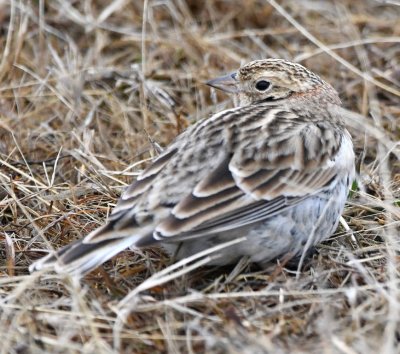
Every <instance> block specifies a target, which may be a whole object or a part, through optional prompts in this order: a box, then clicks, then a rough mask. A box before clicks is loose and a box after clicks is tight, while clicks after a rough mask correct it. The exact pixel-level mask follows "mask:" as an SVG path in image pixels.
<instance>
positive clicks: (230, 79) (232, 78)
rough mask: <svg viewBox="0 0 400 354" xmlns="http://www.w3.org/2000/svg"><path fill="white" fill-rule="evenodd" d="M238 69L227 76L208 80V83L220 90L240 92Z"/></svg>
mask: <svg viewBox="0 0 400 354" xmlns="http://www.w3.org/2000/svg"><path fill="white" fill-rule="evenodd" d="M236 76H237V74H236V71H235V72H233V73H230V74H228V75H225V76H221V77H217V78H216V79H212V80H209V81H207V82H206V85H208V86H211V87H214V88H216V89H218V90H221V91H224V92H229V93H237V92H238V81H237V80H236Z"/></svg>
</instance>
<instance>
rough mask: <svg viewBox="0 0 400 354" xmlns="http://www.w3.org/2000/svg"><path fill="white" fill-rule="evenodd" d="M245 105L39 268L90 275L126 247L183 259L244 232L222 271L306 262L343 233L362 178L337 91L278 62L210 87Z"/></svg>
mask: <svg viewBox="0 0 400 354" xmlns="http://www.w3.org/2000/svg"><path fill="white" fill-rule="evenodd" d="M208 84H209V85H210V86H213V87H215V88H218V89H221V90H224V91H226V92H229V93H232V94H233V95H234V97H235V101H236V102H237V107H236V108H233V109H228V110H226V111H223V112H220V113H217V114H215V115H214V116H212V117H210V118H207V119H204V120H202V121H200V122H198V123H196V124H194V125H193V126H191V127H189V128H188V129H187V130H186V131H185V132H183V133H182V134H181V135H180V136H178V137H177V138H176V140H175V141H174V142H173V143H172V144H171V145H170V146H169V147H167V148H166V150H165V151H164V152H163V153H162V154H161V155H160V156H159V157H158V158H157V159H155V161H154V162H153V164H152V165H151V166H150V167H148V168H147V169H146V170H145V171H143V173H142V174H141V175H140V176H139V177H138V179H137V181H136V182H134V183H133V184H132V185H131V186H130V187H129V188H128V189H127V190H126V191H125V193H124V194H123V195H122V197H121V199H120V201H119V203H118V204H117V206H116V207H115V209H114V211H113V213H112V215H111V216H110V219H109V221H108V223H107V224H106V225H105V226H103V227H101V228H99V229H98V230H95V231H94V232H92V233H90V234H89V235H87V236H86V237H85V238H83V239H82V240H79V241H77V242H76V243H74V244H71V245H69V246H66V247H65V248H63V249H61V250H60V251H58V252H56V253H54V254H50V255H49V256H47V257H45V258H43V259H42V260H39V261H38V262H36V263H35V264H33V265H32V266H31V270H38V269H41V268H45V267H54V268H55V270H56V271H59V272H61V271H66V272H71V273H79V274H81V273H85V272H87V271H89V270H91V269H93V268H94V267H96V266H98V265H99V264H101V263H102V262H104V261H106V260H107V259H109V258H111V257H112V256H113V255H115V254H117V253H118V252H120V251H122V250H123V249H124V248H126V247H128V246H132V247H133V248H135V247H142V246H147V245H151V244H160V245H161V246H163V247H164V248H165V249H167V251H168V252H170V253H171V254H174V253H176V254H175V255H176V256H177V258H183V257H186V256H189V255H191V254H193V253H196V252H199V251H201V250H204V249H206V248H208V247H212V246H214V245H216V244H218V243H221V242H224V241H228V240H230V239H232V238H235V237H242V236H246V237H247V239H246V241H244V242H241V243H239V244H236V245H234V246H232V247H230V248H229V249H227V250H226V252H224V251H222V252H223V257H220V258H216V259H215V260H214V261H213V262H214V263H215V264H227V263H232V262H235V261H237V260H238V259H239V258H240V257H241V256H249V257H250V259H251V260H252V261H254V262H258V263H262V264H263V263H266V262H269V261H271V260H273V259H275V258H278V257H280V256H283V255H285V254H287V253H291V254H294V255H296V254H300V253H301V252H302V251H303V249H304V246H305V244H306V243H307V244H308V245H314V244H316V243H318V242H320V241H321V240H323V239H326V238H327V237H329V236H330V235H331V234H332V233H333V232H334V231H335V229H336V227H337V224H338V220H339V217H340V215H341V212H342V210H343V207H344V203H345V200H346V196H347V191H348V188H349V185H350V183H351V181H352V178H353V176H354V153H353V148H352V143H351V138H350V135H349V134H348V132H347V131H346V129H345V127H344V124H343V121H342V119H341V117H340V116H339V115H338V114H337V113H336V110H335V107H337V106H338V105H340V100H339V97H338V95H337V93H336V91H335V90H334V89H333V88H332V87H331V86H330V85H329V84H327V83H326V82H324V81H323V80H322V79H321V78H319V77H318V76H317V75H315V74H314V73H312V72H310V71H309V70H307V69H306V68H304V67H303V66H301V65H299V64H295V63H291V62H288V61H285V60H281V59H266V60H258V61H253V62H251V63H248V64H247V65H244V66H243V67H241V68H240V69H239V70H238V71H237V72H235V73H231V74H229V75H227V76H224V77H221V78H218V79H215V80H211V81H209V82H208Z"/></svg>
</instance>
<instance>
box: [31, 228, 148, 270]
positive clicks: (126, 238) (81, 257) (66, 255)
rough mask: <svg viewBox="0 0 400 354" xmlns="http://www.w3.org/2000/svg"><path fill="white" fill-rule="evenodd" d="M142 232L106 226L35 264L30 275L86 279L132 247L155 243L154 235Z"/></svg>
mask: <svg viewBox="0 0 400 354" xmlns="http://www.w3.org/2000/svg"><path fill="white" fill-rule="evenodd" d="M138 231H139V230H138V229H135V228H130V229H129V228H127V229H124V230H115V229H114V228H113V225H112V224H110V223H109V224H106V225H104V226H103V227H100V228H98V229H97V230H94V231H93V232H91V233H90V234H89V235H87V236H86V237H84V238H83V239H81V240H78V241H75V242H73V243H71V244H69V245H67V246H65V247H63V248H61V249H59V250H58V251H56V252H53V253H51V254H49V255H47V256H45V257H43V258H42V259H39V260H38V261H36V262H35V263H33V264H31V266H30V267H29V271H30V272H34V271H39V270H41V269H49V270H55V271H56V272H57V273H69V274H76V275H84V274H86V273H88V272H90V271H91V270H93V269H94V268H96V267H98V266H99V265H101V264H102V263H104V262H106V261H107V260H109V259H110V258H111V257H113V256H115V255H116V254H117V253H119V252H121V251H123V250H124V249H126V248H128V247H129V246H133V245H135V244H136V243H140V242H142V241H143V240H146V239H147V238H150V239H152V240H154V239H153V238H152V237H151V234H152V233H151V232H150V233H149V234H148V235H146V233H143V231H145V228H144V229H142V230H141V231H142V232H138ZM146 236H147V237H146ZM150 243H151V242H150Z"/></svg>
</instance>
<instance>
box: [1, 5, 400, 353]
mask: <svg viewBox="0 0 400 354" xmlns="http://www.w3.org/2000/svg"><path fill="white" fill-rule="evenodd" d="M280 4H281V5H282V6H283V7H280V5H278V4H277V3H275V1H274V0H267V1H262V0H246V1H241V2H239V1H237V2H234V1H222V0H218V1H217V0H208V1H204V2H200V1H194V0H192V1H185V0H174V1H156V0H148V1H144V2H143V3H142V2H140V1H125V0H114V1H104V0H93V1H63V0H54V1H12V0H11V1H4V2H1V3H0V6H1V8H0V19H1V22H0V23H1V28H0V30H1V34H0V41H1V45H0V48H1V51H2V55H1V57H0V254H1V258H0V272H1V278H0V296H1V300H0V301H1V302H0V309H1V313H0V340H1V343H2V345H1V346H0V351H1V353H30V352H32V353H44V352H47V353H69V352H71V353H111V352H112V353H117V352H124V353H133V352H134V353H148V352H152V353H155V352H160V353H164V352H171V353H178V352H188V353H194V352H212V353H310V352H313V353H346V354H347V353H349V354H350V353H397V352H399V349H398V341H399V338H400V329H399V328H400V327H399V323H400V289H399V287H400V275H399V271H400V266H399V255H398V251H399V216H400V210H399V208H398V206H399V198H400V189H399V187H400V173H399V172H400V169H399V167H400V164H399V161H400V160H399V159H400V149H399V146H398V143H397V142H398V140H399V138H400V131H399V125H400V108H399V107H400V45H399V43H400V21H399V17H400V5H399V3H398V1H396V0H392V1H383V0H382V1H378V0H376V1H373V0H371V1H367V0H363V1H351V0H341V1H322V0H321V1H311V0H305V1H297V0H287V1H286V0H285V1H280ZM264 57H282V58H286V59H291V60H297V61H300V62H301V63H303V64H304V65H306V66H307V67H309V68H310V69H312V70H313V71H315V72H317V73H320V74H321V75H322V76H323V77H324V78H325V79H326V80H327V81H329V82H330V83H332V85H333V86H334V87H335V88H336V89H337V90H338V91H339V93H340V96H341V98H342V100H343V102H344V106H345V107H346V108H347V109H349V110H352V111H355V112H358V113H360V114H361V115H363V116H365V118H364V117H361V116H351V115H350V114H349V115H348V122H349V125H350V130H351V133H352V135H353V137H354V141H355V146H356V153H357V156H358V169H359V176H358V189H357V191H355V192H353V193H352V196H351V198H350V200H349V203H348V205H347V208H346V211H345V214H344V220H345V222H344V223H343V225H344V226H343V225H342V226H341V227H340V228H339V229H338V231H337V233H336V234H335V235H334V236H333V237H332V238H331V239H330V240H329V241H327V242H325V243H324V244H322V245H321V246H320V247H319V253H318V254H316V255H314V257H313V258H312V259H311V260H310V261H309V262H308V264H307V265H306V266H305V267H304V268H303V269H302V272H301V273H300V274H297V276H296V273H295V272H293V271H290V270H288V269H286V268H285V267H284V266H282V265H279V264H275V265H271V268H270V269H267V270H265V271H262V272H261V271H255V270H254V269H250V268H249V267H248V266H246V265H245V264H244V265H242V264H239V265H238V266H237V267H236V268H230V269H229V268H228V269H223V270H220V269H215V268H213V269H210V268H206V267H199V265H201V264H202V259H203V258H199V259H198V260H193V261H192V262H191V263H190V265H181V266H179V265H178V266H177V267H176V269H174V268H173V267H172V268H168V267H170V266H171V263H170V260H168V258H167V257H166V256H165V255H164V254H163V253H162V252H161V251H160V250H158V249H148V250H143V251H142V252H140V253H133V252H131V251H126V252H124V253H122V254H120V255H119V256H117V257H114V258H113V259H112V260H111V261H109V262H107V263H106V264H105V265H104V268H101V269H98V270H96V271H94V272H92V273H91V274H89V275H88V276H86V277H85V278H84V279H83V280H82V281H81V282H80V283H78V282H77V281H76V280H74V279H70V278H62V277H59V276H56V275H37V274H35V275H32V276H31V275H29V273H28V270H27V267H28V265H29V264H30V263H31V262H32V261H34V260H36V259H38V258H39V257H40V256H42V255H43V254H44V252H46V251H47V250H49V249H53V248H59V247H61V246H62V245H64V244H67V243H69V242H71V241H72V240H74V239H77V238H79V237H82V236H83V235H85V234H87V233H88V232H89V231H90V230H92V229H94V228H96V227H97V226H99V225H101V224H103V222H104V220H105V219H106V217H107V214H108V213H109V212H110V210H111V209H112V207H113V206H114V205H115V203H116V201H117V198H118V196H119V194H120V193H121V190H122V189H123V188H124V187H125V186H126V185H127V184H129V183H130V182H131V181H132V180H133V179H134V176H136V175H137V173H139V172H140V170H141V169H142V168H143V167H144V166H145V165H146V164H147V163H148V161H149V159H150V158H151V157H152V156H154V155H156V154H157V144H160V145H166V144H168V142H170V141H171V140H172V139H173V138H174V137H175V136H176V135H177V134H178V133H179V132H180V131H182V129H184V128H185V127H186V126H187V125H189V124H192V123H193V122H195V121H196V120H197V119H200V118H202V117H205V116H208V115H209V114H210V113H212V112H216V111H218V110H221V109H222V108H223V107H227V106H229V105H231V102H230V101H229V100H228V99H227V97H226V96H224V95H220V94H218V95H216V94H215V93H210V90H209V88H208V87H206V86H205V85H203V82H204V81H205V80H207V79H209V78H213V77H215V76H216V75H219V74H221V73H223V72H226V71H228V70H232V69H235V68H237V67H238V66H239V65H240V64H241V63H244V62H247V61H249V60H250V59H257V58H264ZM353 118H354V119H353ZM346 228H347V230H346ZM193 262H194V263H193ZM196 262H200V263H196ZM193 264H194V266H192V267H191V265H193ZM190 267H191V268H194V269H192V270H191V268H190ZM160 272H161V273H160ZM130 292H131V293H130ZM129 293H130V295H129V297H128V298H125V299H124V297H125V296H127V295H128V294H129Z"/></svg>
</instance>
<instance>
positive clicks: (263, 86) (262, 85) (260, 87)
mask: <svg viewBox="0 0 400 354" xmlns="http://www.w3.org/2000/svg"><path fill="white" fill-rule="evenodd" d="M270 86H271V84H270V83H269V82H268V81H265V80H260V81H257V83H256V89H257V90H258V91H265V90H267V89H268V87H270Z"/></svg>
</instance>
